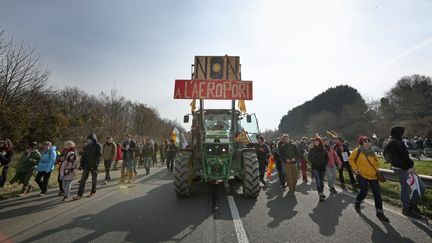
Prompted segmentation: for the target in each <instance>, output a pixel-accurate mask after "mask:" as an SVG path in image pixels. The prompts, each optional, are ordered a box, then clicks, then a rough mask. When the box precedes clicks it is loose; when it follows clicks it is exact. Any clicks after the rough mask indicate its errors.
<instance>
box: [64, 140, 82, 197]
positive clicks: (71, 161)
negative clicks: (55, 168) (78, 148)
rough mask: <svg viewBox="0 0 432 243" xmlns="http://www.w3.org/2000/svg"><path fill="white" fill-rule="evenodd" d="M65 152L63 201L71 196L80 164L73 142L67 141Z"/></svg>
mask: <svg viewBox="0 0 432 243" xmlns="http://www.w3.org/2000/svg"><path fill="white" fill-rule="evenodd" d="M64 146H65V150H67V153H66V155H65V159H64V161H63V162H62V164H61V167H60V179H61V180H62V181H63V191H64V196H63V201H65V200H66V199H67V198H68V197H69V196H70V189H71V186H72V181H73V180H74V179H75V171H76V170H77V169H78V162H77V159H76V155H75V143H74V142H72V141H70V140H69V141H66V142H65V144H64Z"/></svg>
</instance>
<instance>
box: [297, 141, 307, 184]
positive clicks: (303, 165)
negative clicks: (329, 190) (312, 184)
mask: <svg viewBox="0 0 432 243" xmlns="http://www.w3.org/2000/svg"><path fill="white" fill-rule="evenodd" d="M307 142H308V138H307V137H303V138H302V140H301V141H300V143H299V144H298V145H297V148H298V151H299V153H300V170H301V173H302V179H303V182H308V179H307V174H306V171H307V161H306V158H307V153H308V151H309V146H308V144H307Z"/></svg>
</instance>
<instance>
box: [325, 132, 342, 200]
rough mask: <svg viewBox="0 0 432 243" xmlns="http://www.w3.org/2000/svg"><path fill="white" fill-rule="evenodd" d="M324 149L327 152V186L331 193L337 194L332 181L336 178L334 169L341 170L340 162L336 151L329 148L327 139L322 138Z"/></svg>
mask: <svg viewBox="0 0 432 243" xmlns="http://www.w3.org/2000/svg"><path fill="white" fill-rule="evenodd" d="M323 143H324V149H325V150H326V151H327V157H328V161H327V167H326V177H327V182H328V186H329V189H330V192H331V193H337V191H336V189H335V188H334V181H335V178H336V167H338V168H339V169H340V168H341V164H342V162H341V161H340V159H339V157H338V155H337V154H336V151H335V150H334V149H333V147H332V146H330V143H329V140H328V138H323Z"/></svg>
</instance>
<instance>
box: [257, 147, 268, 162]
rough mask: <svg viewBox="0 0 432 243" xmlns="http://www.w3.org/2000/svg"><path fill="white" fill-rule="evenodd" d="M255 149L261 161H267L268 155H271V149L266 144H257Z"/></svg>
mask: <svg viewBox="0 0 432 243" xmlns="http://www.w3.org/2000/svg"><path fill="white" fill-rule="evenodd" d="M255 150H256V153H257V157H258V161H259V162H260V163H267V157H268V156H270V150H269V148H268V146H267V145H266V144H263V145H260V144H256V145H255Z"/></svg>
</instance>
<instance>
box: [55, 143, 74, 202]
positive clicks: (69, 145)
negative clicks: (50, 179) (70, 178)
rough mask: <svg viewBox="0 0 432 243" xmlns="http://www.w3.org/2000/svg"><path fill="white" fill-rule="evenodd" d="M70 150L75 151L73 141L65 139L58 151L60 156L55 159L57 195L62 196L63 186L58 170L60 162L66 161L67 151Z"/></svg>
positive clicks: (60, 165)
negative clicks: (62, 146) (61, 148)
mask: <svg viewBox="0 0 432 243" xmlns="http://www.w3.org/2000/svg"><path fill="white" fill-rule="evenodd" d="M71 151H73V152H75V143H74V142H72V141H66V142H65V143H64V148H63V150H62V152H61V153H60V156H59V158H58V160H57V164H58V170H59V173H58V178H57V182H58V185H59V193H58V195H59V196H64V186H63V180H62V179H61V171H60V170H61V167H62V163H63V162H64V161H66V157H67V155H68V154H69V152H71Z"/></svg>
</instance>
